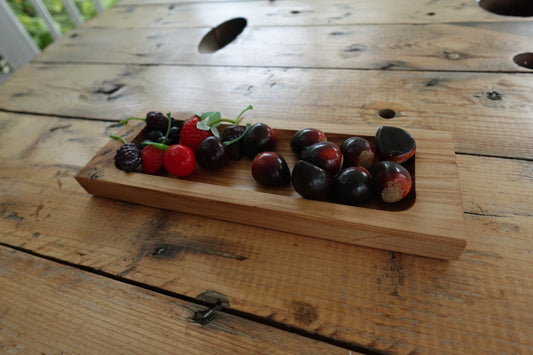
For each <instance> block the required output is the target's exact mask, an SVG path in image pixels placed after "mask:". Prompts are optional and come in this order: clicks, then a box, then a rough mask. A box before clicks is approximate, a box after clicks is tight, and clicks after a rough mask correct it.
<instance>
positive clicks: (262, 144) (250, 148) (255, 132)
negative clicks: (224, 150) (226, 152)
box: [242, 123, 276, 159]
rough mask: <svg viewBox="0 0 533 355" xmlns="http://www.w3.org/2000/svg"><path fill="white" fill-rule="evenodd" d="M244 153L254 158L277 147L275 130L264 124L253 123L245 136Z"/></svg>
mask: <svg viewBox="0 0 533 355" xmlns="http://www.w3.org/2000/svg"><path fill="white" fill-rule="evenodd" d="M242 144H243V153H244V155H246V156H247V157H248V158H249V159H254V158H255V156H256V155H257V154H259V153H261V152H266V151H273V150H274V148H275V147H276V134H275V133H274V130H273V129H272V128H271V127H270V126H268V125H266V124H264V123H255V124H253V125H252V126H251V127H250V128H249V129H248V131H247V132H246V134H245V135H244V138H243V142H242Z"/></svg>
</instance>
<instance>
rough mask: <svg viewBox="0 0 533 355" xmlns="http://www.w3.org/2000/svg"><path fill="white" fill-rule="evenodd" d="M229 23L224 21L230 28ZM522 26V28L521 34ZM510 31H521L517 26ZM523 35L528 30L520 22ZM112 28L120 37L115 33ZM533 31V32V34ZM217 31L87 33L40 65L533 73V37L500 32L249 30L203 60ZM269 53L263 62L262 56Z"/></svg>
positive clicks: (453, 28)
mask: <svg viewBox="0 0 533 355" xmlns="http://www.w3.org/2000/svg"><path fill="white" fill-rule="evenodd" d="M223 21H225V20H222V19H221V22H220V23H222V22H223ZM519 26H520V27H519ZM509 27H513V25H512V24H509ZM515 27H517V28H524V26H523V25H521V24H520V23H518V24H517V25H515ZM110 28H112V30H110ZM529 28H531V27H529ZM209 31H210V28H205V27H204V28H202V27H193V28H179V29H178V28H173V27H172V26H170V25H168V26H165V27H162V28H154V29H152V28H148V29H147V28H139V29H137V28H115V26H112V27H93V28H80V29H78V30H77V31H76V34H75V35H71V36H65V38H63V39H62V40H61V41H58V42H57V43H56V44H54V50H50V51H44V52H43V53H42V54H41V55H40V56H39V57H38V58H36V60H37V61H43V62H68V63H70V62H79V63H116V64H123V63H136V64H159V65H160V64H179V65H219V66H247V67H250V66H258V67H290V68H336V69H338V68H346V69H376V70H378V69H382V70H416V71H418V70H426V71H433V70H446V71H476V72H477V71H483V72H493V71H496V72H499V71H513V72H514V71H517V72H531V70H530V69H527V68H523V67H520V66H518V65H517V64H515V63H514V61H513V57H514V56H515V55H517V54H520V53H523V52H524V51H525V49H526V48H530V47H532V46H533V36H531V35H529V36H528V35H527V33H528V32H527V31H529V30H527V29H526V30H525V33H526V35H519V34H515V33H509V32H508V31H502V30H501V28H500V27H499V26H497V25H495V26H494V28H491V26H490V25H486V24H485V25H484V26H480V27H475V26H471V25H467V26H464V25H462V24H421V25H417V26H413V25H405V24H400V25H396V24H391V25H351V26H348V25H346V26H329V25H328V26H317V25H312V26H279V27H272V26H265V27H257V26H248V27H247V28H245V30H244V31H243V32H242V33H241V34H240V35H239V36H238V37H237V38H236V40H234V41H233V42H232V43H230V44H229V45H227V46H225V47H224V48H223V49H220V50H219V51H217V52H215V53H212V54H203V53H200V52H199V51H198V45H199V44H200V42H201V40H202V38H203V37H204V36H205V35H206V34H207V33H208V32H209ZM258 53H261V55H257V54H258Z"/></svg>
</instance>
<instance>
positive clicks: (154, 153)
mask: <svg viewBox="0 0 533 355" xmlns="http://www.w3.org/2000/svg"><path fill="white" fill-rule="evenodd" d="M164 154H165V151H164V150H163V149H159V148H156V147H154V146H151V145H147V146H146V147H144V148H143V150H142V151H141V158H142V165H143V170H144V172H145V173H147V174H155V173H157V172H158V171H159V170H161V168H163V155H164Z"/></svg>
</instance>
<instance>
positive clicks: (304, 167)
mask: <svg viewBox="0 0 533 355" xmlns="http://www.w3.org/2000/svg"><path fill="white" fill-rule="evenodd" d="M292 186H293V187H294V190H295V191H296V192H297V193H298V194H300V195H301V196H302V197H304V198H307V199H311V200H325V199H327V197H328V195H329V193H330V191H331V187H332V186H333V176H332V175H331V174H329V173H328V172H326V171H325V170H324V169H322V168H319V167H318V166H316V165H313V164H311V163H308V162H306V161H304V160H298V161H297V162H296V164H295V165H294V168H293V169H292Z"/></svg>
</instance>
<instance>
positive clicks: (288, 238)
mask: <svg viewBox="0 0 533 355" xmlns="http://www.w3.org/2000/svg"><path fill="white" fill-rule="evenodd" d="M3 115H6V114H3ZM16 119H17V118H16V117H13V116H10V118H9V119H8V121H11V120H16ZM25 120H36V121H40V120H48V118H46V117H39V116H30V115H28V116H25ZM56 120H57V119H54V118H50V121H49V126H48V127H56V124H57V121H56ZM60 120H61V123H62V125H64V120H65V119H60ZM85 124H86V122H85V121H80V120H71V126H70V128H69V129H68V130H54V131H53V132H52V133H53V134H57V135H58V136H61V135H65V137H69V138H74V137H76V139H78V140H82V141H86V142H89V141H92V140H94V141H101V142H106V141H107V140H108V138H107V136H106V135H105V132H106V128H107V127H108V125H109V124H110V123H108V122H97V121H92V125H89V126H86V125H85ZM12 125H13V126H12V127H13V128H12V129H10V130H9V131H8V132H10V133H13V134H16V135H18V134H20V131H19V130H23V129H24V126H23V125H15V124H12ZM17 127H18V128H17ZM3 134H4V135H6V134H8V133H7V132H4V133H3ZM39 137H41V135H40V134H36V135H35V136H34V137H33V138H31V139H28V144H30V145H32V146H33V149H32V150H29V151H28V153H27V154H26V155H25V156H24V158H23V160H19V159H13V158H12V157H14V156H19V155H20V154H19V152H22V151H25V149H24V148H22V147H20V146H18V148H17V151H15V148H13V150H12V151H10V149H1V150H0V156H1V158H2V160H1V165H2V167H3V168H2V169H1V170H0V179H1V180H0V181H2V182H3V184H1V185H0V188H1V190H0V194H1V201H2V202H1V205H0V211H1V216H0V229H1V230H2V231H3V232H2V233H0V238H1V240H0V241H1V242H2V243H4V244H7V245H12V246H16V247H21V248H24V249H28V250H32V251H34V252H35V253H38V254H43V255H47V256H50V257H54V258H59V259H61V260H65V261H68V262H72V263H75V264H79V265H83V266H86V267H89V268H94V269H95V270H101V271H104V272H108V273H111V274H115V275H118V276H121V277H124V278H125V279H130V280H134V281H137V282H142V283H147V284H149V285H152V286H154V287H161V288H164V289H166V290H169V291H172V292H178V293H180V294H183V295H188V296H190V297H196V296H198V295H199V294H200V293H202V292H203V291H205V290H216V291H218V292H221V293H223V294H224V295H226V296H227V297H228V298H229V300H230V308H233V309H236V310H239V311H243V312H246V313H250V314H255V315H257V316H260V317H265V318H268V319H271V320H273V321H277V322H282V323H284V324H288V325H291V326H294V327H297V328H301V329H305V330H307V331H310V332H314V333H317V334H320V335H323V336H327V337H330V338H333V339H336V340H342V341H346V342H348V343H350V342H351V343H354V344H359V345H364V346H368V347H372V348H374V349H379V350H384V351H389V352H392V353H409V352H412V351H417V352H421V353H430V352H449V353H473V352H504V351H507V352H516V353H528V352H531V351H532V350H533V348H532V347H533V344H532V343H531V333H530V329H531V327H530V326H529V324H531V322H532V321H533V313H532V312H531V309H530V307H529V304H530V301H529V300H530V298H531V297H532V294H531V292H532V291H531V290H533V279H532V278H531V276H530V273H528V272H524V270H526V271H527V270H529V268H530V260H531V258H530V255H531V253H532V252H533V246H532V245H531V240H530V237H529V236H530V231H531V230H532V227H533V225H532V222H531V213H530V210H529V212H528V210H527V203H528V202H527V201H528V200H523V201H525V205H520V204H517V203H515V202H516V201H520V199H521V198H523V197H524V196H533V190H532V186H531V184H530V183H528V181H530V177H531V163H530V162H527V161H521V160H508V159H498V158H488V157H473V156H463V155H458V156H457V162H458V166H459V177H460V179H461V187H462V190H463V191H462V194H463V206H464V209H465V212H466V214H465V219H466V229H467V235H468V238H469V243H468V247H467V249H466V251H465V252H464V253H463V255H462V256H461V257H460V258H459V260H457V261H454V262H442V261H438V260H433V259H427V258H423V257H415V256H410V255H406V254H401V253H390V252H385V251H380V250H376V249H370V248H365V247H359V246H349V245H346V244H342V243H335V242H329V241H324V240H320V239H315V238H305V237H302V236H299V235H295V234H289V233H279V232H273V231H269V230H266V229H259V228H253V227H249V226H244V225H240V224H233V223H229V222H222V221H217V220H206V219H203V218H200V217H197V216H193V215H187V214H181V213H175V212H165V211H161V210H158V209H154V208H149V207H142V206H136V205H132V204H128V203H120V202H117V201H112V200H107V199H100V198H93V197H91V196H90V195H88V194H86V193H85V192H84V191H83V190H82V189H81V187H80V186H79V185H78V184H77V182H76V181H75V180H74V175H75V174H76V173H77V171H78V169H79V168H80V167H81V166H82V164H83V163H82V162H79V163H78V164H77V165H75V166H71V167H68V166H60V165H58V162H60V161H61V160H62V159H66V160H68V156H69V153H68V152H66V151H63V152H61V151H56V154H55V157H54V160H52V163H51V165H49V164H48V163H47V162H46V161H43V160H42V159H40V158H39V157H42V156H44V155H45V152H46V151H47V150H48V149H51V147H53V146H54V139H56V138H54V137H48V139H41V138H39ZM43 137H45V136H43ZM57 138H59V137H57ZM69 138H62V141H69ZM33 139H36V141H34V140H33ZM72 144H74V143H72ZM83 147H86V149H87V150H92V151H91V152H88V153H84V155H87V156H90V155H91V154H93V155H94V154H95V153H96V151H97V149H98V147H94V146H92V145H90V144H89V145H83ZM66 148H68V147H66ZM78 149H80V148H78ZM502 171H504V172H509V173H508V174H507V173H506V174H507V175H504V176H502V175H501V172H502ZM480 174H482V175H480ZM479 176H483V180H484V181H486V183H481V184H480V183H479V180H480V179H479ZM502 180H505V182H504V183H503V182H502ZM491 181H494V182H495V184H494V185H492V186H491V187H492V189H491V190H487V188H486V187H487V186H490V182H491ZM494 193H496V197H497V198H495V194H494ZM465 195H466V196H467V198H468V199H467V200H465V199H464V198H465V197H464V196H465ZM529 207H530V206H529ZM120 221H126V222H120Z"/></svg>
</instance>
